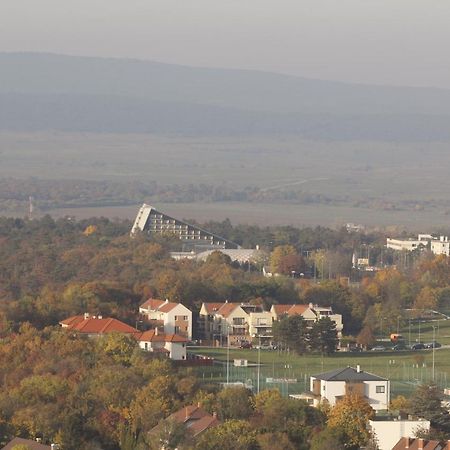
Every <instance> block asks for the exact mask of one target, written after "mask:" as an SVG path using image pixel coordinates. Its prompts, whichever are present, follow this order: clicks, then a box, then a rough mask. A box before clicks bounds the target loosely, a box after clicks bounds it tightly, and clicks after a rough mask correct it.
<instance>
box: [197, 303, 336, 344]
mask: <svg viewBox="0 0 450 450" xmlns="http://www.w3.org/2000/svg"><path fill="white" fill-rule="evenodd" d="M295 314H299V315H301V316H302V317H303V318H304V319H305V320H306V322H307V324H308V325H309V326H312V324H313V323H314V322H316V321H317V320H319V319H321V318H322V317H329V318H330V319H331V320H332V321H333V322H334V323H335V324H336V330H337V332H338V338H339V339H340V338H341V337H342V328H343V324H342V316H341V315H340V314H334V313H333V310H332V308H331V307H330V306H318V305H313V304H309V305H273V306H272V308H271V310H270V311H263V310H262V308H261V307H260V306H257V305H251V304H244V303H229V302H225V303H203V304H202V307H201V309H200V321H199V328H200V332H201V335H202V338H203V339H206V340H207V341H212V342H213V343H214V344H216V345H226V343H227V340H228V335H229V336H230V344H231V345H233V344H237V343H239V342H241V341H250V340H255V339H260V340H261V343H262V344H267V343H270V342H271V341H272V338H273V333H272V325H273V322H274V321H277V320H280V319H281V318H282V317H284V316H286V315H287V316H291V315H295Z"/></svg>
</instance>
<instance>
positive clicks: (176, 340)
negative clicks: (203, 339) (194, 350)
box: [137, 328, 188, 361]
mask: <svg viewBox="0 0 450 450" xmlns="http://www.w3.org/2000/svg"><path fill="white" fill-rule="evenodd" d="M137 339H138V342H139V347H140V348H142V350H145V351H147V352H152V353H155V354H160V355H163V356H165V357H167V358H170V359H173V360H174V361H183V360H185V359H186V344H187V342H188V340H187V338H186V337H184V336H180V335H178V334H166V333H164V332H160V331H159V329H158V328H155V329H154V330H149V331H144V332H143V333H141V334H140V335H138V336H137Z"/></svg>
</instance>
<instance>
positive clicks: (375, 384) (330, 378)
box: [295, 366, 390, 411]
mask: <svg viewBox="0 0 450 450" xmlns="http://www.w3.org/2000/svg"><path fill="white" fill-rule="evenodd" d="M349 394H358V395H361V396H362V397H363V398H364V399H365V400H366V401H367V402H368V403H369V405H370V406H371V407H372V408H373V409H374V410H375V411H380V410H387V409H388V407H389V401H390V382H389V380H387V379H386V378H382V377H379V376H378V375H374V374H372V373H368V372H364V371H363V370H361V368H360V366H357V367H356V368H353V367H346V368H345V369H335V370H331V371H330V372H325V373H321V374H318V375H313V376H311V377H310V391H309V392H305V393H303V394H300V395H297V396H295V397H296V398H302V399H305V400H306V401H308V403H309V404H311V405H312V406H315V407H317V406H319V405H320V403H321V402H322V401H324V400H327V401H328V403H329V404H330V405H331V406H334V405H335V404H336V403H337V402H339V401H340V400H341V399H342V398H343V397H344V396H345V395H349Z"/></svg>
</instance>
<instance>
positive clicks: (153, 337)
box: [137, 330, 188, 342]
mask: <svg viewBox="0 0 450 450" xmlns="http://www.w3.org/2000/svg"><path fill="white" fill-rule="evenodd" d="M137 339H138V340H139V341H141V342H188V340H187V339H186V338H185V337H183V336H180V335H178V334H165V333H164V332H158V334H156V332H155V330H148V331H144V332H143V333H141V334H140V335H139V336H138V337H137Z"/></svg>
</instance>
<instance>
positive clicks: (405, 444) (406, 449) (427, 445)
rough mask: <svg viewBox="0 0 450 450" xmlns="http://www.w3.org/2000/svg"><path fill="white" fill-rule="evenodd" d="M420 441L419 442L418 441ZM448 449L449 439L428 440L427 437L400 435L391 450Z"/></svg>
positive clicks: (449, 448)
mask: <svg viewBox="0 0 450 450" xmlns="http://www.w3.org/2000/svg"><path fill="white" fill-rule="evenodd" d="M420 441H421V442H420ZM419 449H421V450H422V449H423V450H450V441H444V442H439V441H434V440H432V441H429V440H427V439H416V438H409V437H402V438H401V439H400V440H399V441H398V442H397V443H396V444H395V446H394V447H393V448H392V450H419Z"/></svg>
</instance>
